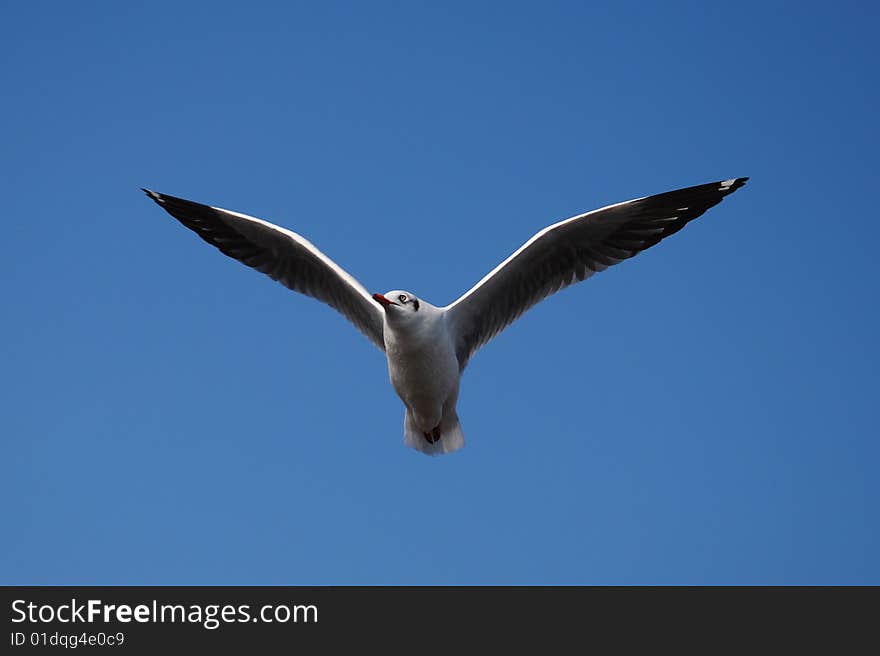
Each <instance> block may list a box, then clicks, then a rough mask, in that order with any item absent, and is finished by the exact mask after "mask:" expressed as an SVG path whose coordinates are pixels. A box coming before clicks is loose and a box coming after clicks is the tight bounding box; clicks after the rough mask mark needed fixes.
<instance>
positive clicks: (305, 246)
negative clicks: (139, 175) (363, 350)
mask: <svg viewBox="0 0 880 656" xmlns="http://www.w3.org/2000/svg"><path fill="white" fill-rule="evenodd" d="M144 192H146V194H147V196H149V197H150V198H152V199H153V200H154V201H156V203H158V204H159V206H160V207H162V209H164V210H165V211H166V212H168V213H169V214H170V215H171V216H173V217H174V218H175V219H177V220H178V221H180V222H181V223H182V224H183V225H185V226H186V227H187V228H189V229H190V230H192V231H193V232H195V233H196V234H197V235H198V236H199V237H201V238H202V239H204V240H205V241H206V242H208V243H209V244H211V245H212V246H216V247H217V248H218V249H219V250H220V251H221V252H222V253H224V254H225V255H228V256H229V257H232V258H235V259H236V260H238V261H239V262H242V263H243V264H246V265H248V266H249V267H252V268H254V269H256V270H257V271H260V272H262V273H265V274H266V275H268V276H269V277H270V278H272V279H273V280H277V281H278V282H280V283H281V284H282V285H284V286H285V287H287V288H289V289H292V290H294V291H297V292H301V293H303V294H306V295H307V296H311V297H312V298H316V299H318V300H319V301H323V302H324V303H326V304H327V305H329V306H330V307H332V308H333V309H334V310H336V311H338V312H340V313H341V314H342V315H343V316H344V317H345V318H347V319H348V320H349V321H351V322H352V323H353V324H354V325H355V327H356V328H357V329H358V330H360V331H361V332H362V333H364V334H365V335H366V336H367V337H368V338H369V339H370V341H372V342H373V343H374V344H375V345H376V346H378V347H379V348H380V349H382V350H383V351H384V350H385V341H384V339H383V336H382V330H383V317H382V310H381V308H380V307H379V306H378V305H377V304H376V302H375V301H374V300H373V299H372V298H371V297H370V294H369V293H367V290H366V289H364V286H363V285H361V284H360V283H359V282H358V281H357V280H355V279H354V278H353V277H352V276H351V275H349V274H348V273H347V272H346V271H345V270H344V269H342V267H340V266H339V265H338V264H336V263H335V262H334V261H333V260H331V259H330V258H329V257H327V256H326V255H324V254H323V253H322V252H321V251H319V250H318V249H317V248H315V246H314V245H313V244H312V243H311V242H309V241H308V240H307V239H305V238H303V237H301V236H300V235H298V234H296V233H295V232H291V231H290V230H285V229H284V228H279V227H278V226H276V225H272V224H271V223H269V222H267V221H263V220H261V219H256V218H254V217H252V216H247V215H246V214H239V213H238V212H230V211H229V210H224V209H220V208H219V207H210V206H208V205H202V204H200V203H193V202H192V201H188V200H184V199H182V198H176V197H174V196H169V195H167V194H159V193H156V192H155V191H149V190H148V189H144Z"/></svg>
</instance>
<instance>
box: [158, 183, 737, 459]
mask: <svg viewBox="0 0 880 656" xmlns="http://www.w3.org/2000/svg"><path fill="white" fill-rule="evenodd" d="M746 180H748V178H732V179H730V180H723V181H720V182H711V183H709V184H703V185H698V186H696V187H688V188H686V189H678V190H676V191H670V192H667V193H663V194H658V195H656V196H647V197H645V198H637V199H635V200H629V201H626V202H623V203H617V204H615V205H609V206H607V207H603V208H601V209H598V210H593V211H592V212H587V213H586V214H580V215H578V216H574V217H572V218H570V219H566V220H564V221H560V222H559V223H554V224H553V225H551V226H548V227H546V228H544V229H543V230H541V231H540V232H538V233H537V234H536V235H534V236H533V237H532V238H531V239H529V240H528V241H527V242H526V243H525V244H523V245H522V246H521V247H520V248H519V249H518V250H517V251H516V252H514V253H513V254H512V255H511V256H510V257H508V258H507V259H506V260H504V261H503V262H502V263H501V264H499V265H498V266H497V267H495V268H494V269H493V270H492V271H490V272H489V273H488V274H487V275H486V276H485V277H484V278H483V279H482V280H480V281H479V282H478V283H477V284H476V285H474V286H473V287H472V288H471V289H470V290H468V291H467V292H465V294H464V295H463V296H461V297H460V298H459V299H458V300H457V301H455V302H454V303H452V304H450V305H447V306H445V307H437V306H435V305H432V304H431V303H429V302H428V301H426V300H425V299H423V298H420V297H418V296H416V295H415V294H413V293H412V292H408V291H404V290H399V289H395V290H392V291H388V292H385V293H384V294H370V293H369V292H367V290H366V289H365V288H364V286H363V285H361V284H360V283H359V282H358V281H357V280H355V279H354V278H353V277H352V276H351V275H350V274H349V273H347V272H346V271H345V270H344V269H342V267H340V266H339V265H338V264H336V263H335V262H334V261H333V260H331V259H330V258H329V257H327V256H326V255H324V253H322V252H321V251H319V250H318V249H317V248H316V247H315V246H314V245H313V244H312V243H311V242H309V241H308V240H306V239H305V238H304V237H302V236H300V235H298V234H296V233H295V232H291V231H290V230H286V229H284V228H281V227H279V226H277V225H273V224H271V223H269V222H268V221H263V220H262V219H257V218H255V217H252V216H248V215H246V214H239V213H238V212H232V211H229V210H224V209H221V208H219V207H211V206H208V205H202V204H200V203H194V202H192V201H188V200H184V199H182V198H176V197H174V196H169V195H167V194H160V193H157V192H155V191H150V190H148V189H144V190H143V191H144V192H145V193H146V194H147V195H148V196H149V197H150V198H152V199H153V200H154V201H156V203H158V204H159V205H160V206H161V207H162V208H163V209H164V210H166V211H167V212H168V213H169V214H171V216H173V217H174V218H175V219H177V220H178V221H180V222H181V223H182V224H183V225H185V226H186V227H187V228H189V229H190V230H192V231H193V232H195V233H196V234H197V235H198V236H199V237H201V238H202V239H204V240H205V241H206V242H208V243H209V244H211V245H212V246H215V247H217V248H218V249H219V250H220V251H221V252H222V253H224V254H225V255H228V256H229V257H233V258H235V259H236V260H238V261H240V262H242V263H244V264H246V265H248V266H250V267H252V268H254V269H256V270H257V271H261V272H262V273H265V274H266V275H268V276H269V277H271V278H272V279H273V280H277V281H278V282H280V283H281V284H283V285H284V286H286V287H288V288H289V289H292V290H294V291H297V292H301V293H303V294H306V295H308V296H311V297H313V298H316V299H318V300H319V301H323V302H324V303H326V304H328V305H329V306H331V307H332V308H334V309H335V310H337V311H338V312H340V313H341V314H342V315H343V316H345V317H346V318H347V319H348V320H349V321H350V322H351V323H353V324H354V326H355V327H356V328H357V329H358V330H360V331H361V332H362V333H364V334H365V335H366V336H367V337H368V338H369V339H370V341H372V342H373V343H374V344H375V345H376V346H377V347H379V348H380V349H382V350H383V351H384V352H385V356H386V358H387V360H388V373H389V376H390V378H391V384H392V386H393V387H394V390H395V391H396V392H397V395H398V396H399V397H400V399H401V400H402V401H403V404H404V406H406V413H405V415H404V420H403V435H404V443H405V444H406V445H407V446H410V447H412V448H414V449H417V450H418V451H421V452H422V453H425V454H428V455H439V454H443V453H451V452H453V451H456V450H458V449H460V448H461V447H462V446H463V445H464V434H463V433H462V429H461V424H460V423H459V420H458V414H457V413H456V407H455V406H456V402H457V400H458V389H459V382H460V380H461V374H462V372H463V371H464V369H465V367H466V366H467V364H468V361H469V360H470V358H471V357H472V356H473V355H474V353H475V352H476V351H477V350H478V349H479V348H480V347H482V346H483V345H485V344H486V343H487V342H488V341H489V340H490V339H492V338H493V337H494V336H495V335H497V334H498V333H499V332H501V331H502V330H504V328H506V327H507V326H509V325H510V324H511V323H512V322H513V321H514V320H515V319H517V318H518V317H519V316H520V315H521V314H522V313H523V312H525V311H526V310H528V309H529V308H531V307H532V306H533V305H535V304H536V303H538V301H541V300H542V299H545V298H547V297H548V296H550V295H551V294H554V293H556V292H557V291H559V290H560V289H563V288H564V287H567V286H569V285H571V284H573V283H576V282H579V281H581V280H585V279H586V278H589V277H590V276H592V275H593V274H594V273H598V272H599V271H604V270H605V269H607V268H608V267H610V266H612V265H614V264H617V263H618V262H622V261H623V260H626V259H628V258H630V257H633V256H634V255H636V254H638V253H641V252H642V251H643V250H645V249H647V248H650V247H651V246H653V245H655V244H657V243H659V242H660V241H661V240H663V239H665V238H666V237H668V236H669V235H671V234H673V233H676V232H678V231H679V230H681V229H682V228H683V227H684V226H685V225H686V224H687V223H688V222H690V221H692V220H694V219H696V218H697V217H698V216H700V215H702V214H703V213H704V212H705V211H706V210H708V209H709V208H710V207H713V206H714V205H717V204H718V203H720V202H721V200H722V199H723V198H724V197H725V196H727V195H728V194H732V193H733V192H734V191H736V190H737V189H739V188H740V187H742V186H743V185H744V184H745V182H746Z"/></svg>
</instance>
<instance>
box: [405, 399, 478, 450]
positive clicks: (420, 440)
mask: <svg viewBox="0 0 880 656" xmlns="http://www.w3.org/2000/svg"><path fill="white" fill-rule="evenodd" d="M403 443H404V444H405V445H406V446H409V447H412V448H413V449H415V450H416V451H421V452H422V453H424V454H426V455H429V456H441V455H443V454H444V453H452V452H453V451H458V450H459V449H460V448H461V447H463V446H464V433H462V431H461V424H460V423H459V422H458V415H457V414H456V412H455V410H453V411H452V412H449V413H447V415H446V416H444V417H443V419H442V420H441V421H440V439H439V440H437V441H436V442H434V443H433V444H431V443H430V442H428V440H426V439H425V434H424V433H423V432H422V431H420V430H419V429H418V427H416V425H415V422H414V421H413V419H412V415H411V414H410V412H409V410H407V411H406V416H405V417H404V418H403Z"/></svg>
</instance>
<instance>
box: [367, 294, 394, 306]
mask: <svg viewBox="0 0 880 656" xmlns="http://www.w3.org/2000/svg"><path fill="white" fill-rule="evenodd" d="M373 300H374V301H376V302H377V303H379V304H380V305H381V306H382V307H384V308H388V306H389V305H397V303H395V302H394V301H389V300H388V299H387V298H385V297H384V296H382V294H373Z"/></svg>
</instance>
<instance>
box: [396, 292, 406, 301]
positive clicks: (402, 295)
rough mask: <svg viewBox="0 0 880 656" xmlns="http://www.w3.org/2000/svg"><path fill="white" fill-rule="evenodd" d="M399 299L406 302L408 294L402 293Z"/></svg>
mask: <svg viewBox="0 0 880 656" xmlns="http://www.w3.org/2000/svg"><path fill="white" fill-rule="evenodd" d="M397 300H398V301H400V302H401V303H406V294H401V295H400V296H398V297H397Z"/></svg>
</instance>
